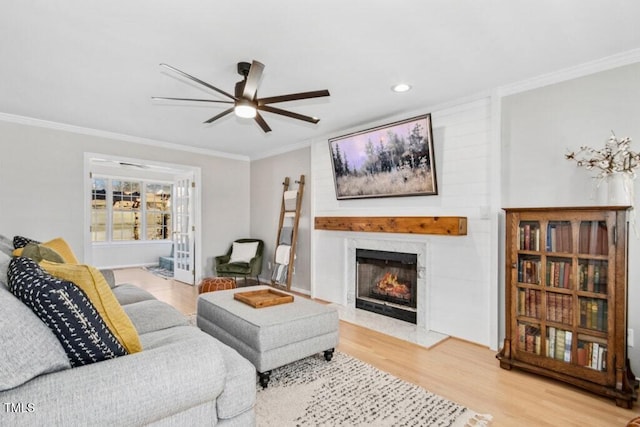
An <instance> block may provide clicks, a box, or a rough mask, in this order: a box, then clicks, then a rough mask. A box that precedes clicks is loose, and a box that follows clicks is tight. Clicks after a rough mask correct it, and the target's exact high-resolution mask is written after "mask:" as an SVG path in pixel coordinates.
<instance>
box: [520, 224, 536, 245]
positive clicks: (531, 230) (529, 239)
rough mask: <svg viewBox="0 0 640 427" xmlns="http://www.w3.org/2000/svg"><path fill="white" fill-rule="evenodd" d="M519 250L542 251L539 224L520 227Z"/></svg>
mask: <svg viewBox="0 0 640 427" xmlns="http://www.w3.org/2000/svg"><path fill="white" fill-rule="evenodd" d="M518 249H520V250H525V251H539V250H540V227H538V226H537V224H530V223H524V224H520V226H519V227H518Z"/></svg>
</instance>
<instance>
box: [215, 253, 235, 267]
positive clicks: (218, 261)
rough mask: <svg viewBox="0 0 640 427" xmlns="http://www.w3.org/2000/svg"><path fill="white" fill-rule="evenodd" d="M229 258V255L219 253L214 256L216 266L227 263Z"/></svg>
mask: <svg viewBox="0 0 640 427" xmlns="http://www.w3.org/2000/svg"><path fill="white" fill-rule="evenodd" d="M230 259H231V255H220V256H217V257H215V260H216V266H219V265H222V264H228V263H229V260H230Z"/></svg>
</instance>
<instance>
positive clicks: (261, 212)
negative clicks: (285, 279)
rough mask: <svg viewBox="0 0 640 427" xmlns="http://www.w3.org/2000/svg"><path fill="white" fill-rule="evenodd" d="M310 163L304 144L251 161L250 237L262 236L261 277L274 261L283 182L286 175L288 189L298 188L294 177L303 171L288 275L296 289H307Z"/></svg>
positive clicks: (263, 276) (267, 276) (269, 277)
mask: <svg viewBox="0 0 640 427" xmlns="http://www.w3.org/2000/svg"><path fill="white" fill-rule="evenodd" d="M310 171H311V165H310V148H309V147H304V148H301V149H297V150H293V151H289V152H286V153H284V154H280V155H278V156H272V157H267V158H264V159H260V160H254V161H252V162H251V237H255V238H258V239H262V240H264V243H265V252H264V258H263V268H262V272H263V273H262V275H261V280H267V281H269V280H270V279H271V271H270V270H269V269H268V268H267V267H268V263H269V262H273V260H274V256H275V248H276V246H277V245H276V238H277V237H278V234H277V233H278V223H279V220H280V206H281V205H280V204H281V202H282V191H283V189H284V187H283V185H282V183H283V182H284V178H285V177H287V176H288V177H289V189H291V190H293V189H297V188H298V184H296V183H295V181H297V180H299V179H300V175H305V181H306V185H305V188H304V193H303V197H302V209H301V213H300V222H299V223H298V241H297V244H296V260H295V263H294V267H295V274H294V275H293V277H292V278H291V288H292V289H293V290H296V291H298V292H302V293H307V294H308V293H309V292H310V287H309V284H310V271H309V267H310V265H311V260H310V249H309V247H310V239H311V236H310V233H311V230H310V225H311V220H310V217H311V209H310V206H311V203H310V199H311V197H312V194H311V188H310V186H309V183H310V182H311V179H312V178H311V174H310Z"/></svg>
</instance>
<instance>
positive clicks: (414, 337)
mask: <svg viewBox="0 0 640 427" xmlns="http://www.w3.org/2000/svg"><path fill="white" fill-rule="evenodd" d="M345 240H346V241H345V244H346V260H345V269H346V271H345V277H346V278H347V281H346V284H347V286H346V299H345V300H346V306H339V305H337V306H336V307H337V308H338V312H339V313H340V319H342V320H344V321H347V322H350V323H355V324H358V325H360V326H364V327H366V328H369V329H373V330H376V331H378V332H382V333H385V334H387V335H391V336H394V337H396V338H400V339H403V340H405V341H409V342H413V343H416V344H419V345H422V346H424V347H431V346H433V345H435V344H437V343H438V342H440V341H442V340H443V339H445V338H447V337H448V336H447V335H444V334H440V333H438V332H434V331H431V330H429V317H428V305H429V304H428V302H429V286H428V283H429V277H430V272H429V269H428V266H429V251H428V246H429V243H428V242H427V241H414V240H402V239H385V238H380V239H371V238H350V237H349V238H346V239H345ZM356 249H369V250H381V251H389V252H404V253H411V254H416V255H417V264H418V265H417V272H418V277H417V282H416V285H417V288H416V293H417V307H416V310H417V312H416V321H417V322H416V324H415V325H414V324H411V323H409V322H404V321H402V320H398V319H393V318H390V317H387V316H383V315H380V314H377V313H372V312H369V311H365V310H361V309H356V306H355V304H356Z"/></svg>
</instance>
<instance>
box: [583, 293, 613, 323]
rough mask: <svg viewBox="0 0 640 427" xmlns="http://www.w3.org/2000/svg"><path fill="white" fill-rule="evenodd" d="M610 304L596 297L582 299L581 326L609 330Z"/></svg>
mask: <svg viewBox="0 0 640 427" xmlns="http://www.w3.org/2000/svg"><path fill="white" fill-rule="evenodd" d="M607 317H608V304H607V301H606V300H603V299H599V298H598V299H595V298H581V299H580V326H583V327H585V328H589V329H597V330H599V331H606V330H607Z"/></svg>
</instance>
